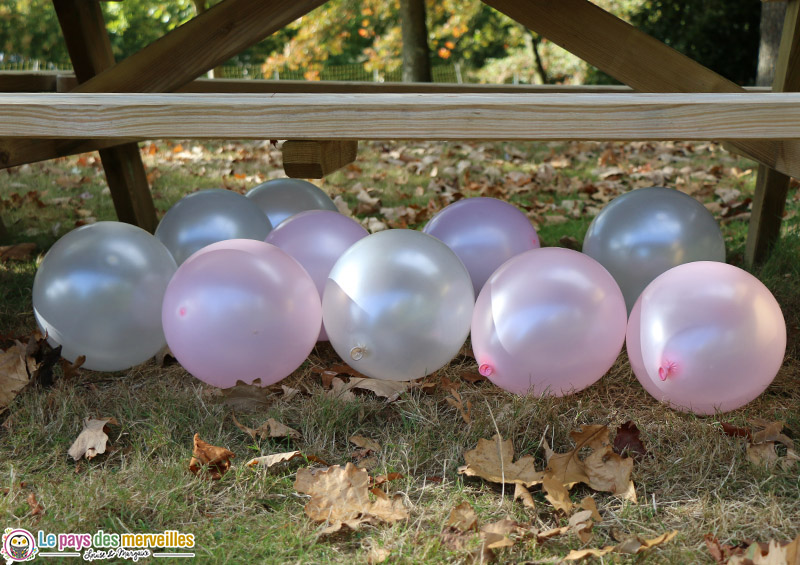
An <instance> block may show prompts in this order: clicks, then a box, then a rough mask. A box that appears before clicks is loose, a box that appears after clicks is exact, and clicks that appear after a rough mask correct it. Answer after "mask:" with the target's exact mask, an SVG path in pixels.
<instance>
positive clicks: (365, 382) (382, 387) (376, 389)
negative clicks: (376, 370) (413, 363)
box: [347, 377, 409, 402]
mask: <svg viewBox="0 0 800 565" xmlns="http://www.w3.org/2000/svg"><path fill="white" fill-rule="evenodd" d="M347 384H348V385H349V387H350V388H358V389H361V390H369V391H371V392H373V393H375V396H379V397H381V398H385V399H386V401H387V402H394V401H395V400H397V399H398V398H400V395H401V394H403V393H404V392H405V391H406V390H407V389H408V387H409V383H407V382H404V381H382V380H378V379H370V378H368V377H350V382H349V383H347Z"/></svg>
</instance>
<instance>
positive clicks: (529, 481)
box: [458, 435, 544, 487]
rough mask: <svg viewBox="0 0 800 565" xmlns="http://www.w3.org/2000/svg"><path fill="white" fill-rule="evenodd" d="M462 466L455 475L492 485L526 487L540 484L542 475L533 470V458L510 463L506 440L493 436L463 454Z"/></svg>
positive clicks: (511, 456)
mask: <svg viewBox="0 0 800 565" xmlns="http://www.w3.org/2000/svg"><path fill="white" fill-rule="evenodd" d="M464 460H465V461H466V463H467V464H466V465H464V466H463V467H459V468H458V472H459V473H460V474H462V475H467V476H468V477H480V478H482V479H485V480H487V481H490V482H493V483H518V484H521V485H523V486H526V487H532V486H534V485H538V484H541V482H542V479H543V478H544V473H543V472H542V471H537V470H536V469H535V467H534V461H533V456H531V455H526V456H525V457H522V458H520V459H518V460H517V461H514V445H513V444H512V442H511V440H510V439H507V440H503V438H502V437H500V436H499V435H495V436H494V437H493V438H492V439H491V440H488V439H479V440H478V445H477V446H476V447H475V449H471V450H469V451H467V452H465V453H464Z"/></svg>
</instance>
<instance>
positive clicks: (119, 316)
mask: <svg viewBox="0 0 800 565" xmlns="http://www.w3.org/2000/svg"><path fill="white" fill-rule="evenodd" d="M176 268H177V266H176V265H175V260H174V259H173V258H172V255H170V253H169V251H168V250H167V248H166V247H164V245H163V244H162V243H161V242H160V241H158V240H157V239H156V238H155V237H153V236H152V235H150V234H149V233H147V232H146V231H144V230H143V229H141V228H137V227H135V226H132V225H130V224H124V223H121V222H98V223H96V224H91V225H88V226H84V227H81V228H78V229H76V230H73V231H71V232H69V233H68V234H66V235H65V236H64V237H62V238H61V239H59V240H58V241H57V242H56V243H55V245H53V247H52V248H50V251H48V252H47V255H45V257H44V259H43V260H42V263H41V265H40V266H39V270H38V271H37V272H36V277H35V278H34V281H33V312H34V315H35V316H36V322H37V323H38V324H39V327H40V328H41V330H42V331H43V332H46V333H47V336H48V341H49V342H50V343H51V345H53V346H56V345H61V346H62V347H63V349H62V350H61V355H62V356H63V357H64V358H65V359H68V360H69V361H74V360H75V359H76V358H77V357H78V356H80V355H86V362H85V363H84V365H83V366H84V367H86V368H88V369H94V370H97V371H119V370H122V369H127V368H129V367H132V366H133V365H137V364H139V363H142V362H144V361H146V360H147V359H148V358H150V357H152V356H153V355H155V354H156V353H157V352H158V350H159V349H161V348H162V347H164V346H165V345H166V343H167V342H166V340H165V339H164V331H163V330H162V328H161V302H162V300H163V299H164V293H165V292H166V289H167V285H168V284H169V281H170V279H171V278H172V275H173V274H174V273H175V270H176Z"/></svg>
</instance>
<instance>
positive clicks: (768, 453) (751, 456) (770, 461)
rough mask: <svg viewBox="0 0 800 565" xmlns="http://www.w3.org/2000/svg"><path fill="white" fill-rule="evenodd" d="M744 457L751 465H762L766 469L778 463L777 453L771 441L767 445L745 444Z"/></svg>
mask: <svg viewBox="0 0 800 565" xmlns="http://www.w3.org/2000/svg"><path fill="white" fill-rule="evenodd" d="M745 456H746V457H747V460H748V461H750V463H752V464H753V465H757V466H762V465H763V466H766V467H767V468H768V469H771V468H773V467H774V466H775V464H776V463H777V462H778V452H777V451H775V443H774V442H772V441H770V442H767V443H756V444H752V443H749V444H747V449H746V451H745Z"/></svg>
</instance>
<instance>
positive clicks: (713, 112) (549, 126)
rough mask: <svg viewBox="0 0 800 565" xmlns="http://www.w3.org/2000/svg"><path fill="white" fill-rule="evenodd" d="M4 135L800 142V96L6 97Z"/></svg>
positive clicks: (0, 129)
mask: <svg viewBox="0 0 800 565" xmlns="http://www.w3.org/2000/svg"><path fill="white" fill-rule="evenodd" d="M0 114H2V115H3V116H4V117H5V119H3V120H0V137H18V136H20V135H23V134H24V135H29V136H33V137H43V138H63V139H70V138H86V137H93V138H96V139H127V138H142V139H144V138H155V139H159V138H198V139H209V138H225V139H245V138H250V139H312V140H327V139H340V140H343V139H350V140H359V139H375V140H389V139H441V140H456V139H487V140H517V139H519V140H556V139H589V140H648V139H650V140H680V139H719V140H737V139H752V140H765V139H793V140H796V139H800V94H795V93H775V94H770V95H769V96H765V95H761V94H748V93H744V94H691V95H686V94H638V93H633V94H574V95H571V96H566V95H563V94H537V95H528V94H492V95H484V94H326V95H318V94H273V95H259V94H230V95H228V96H226V97H225V99H224V102H223V101H221V100H220V97H219V96H218V95H216V94H130V95H121V94H71V93H68V94H35V93H34V94H26V95H15V94H0Z"/></svg>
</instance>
